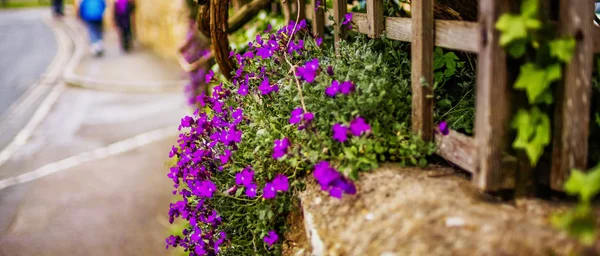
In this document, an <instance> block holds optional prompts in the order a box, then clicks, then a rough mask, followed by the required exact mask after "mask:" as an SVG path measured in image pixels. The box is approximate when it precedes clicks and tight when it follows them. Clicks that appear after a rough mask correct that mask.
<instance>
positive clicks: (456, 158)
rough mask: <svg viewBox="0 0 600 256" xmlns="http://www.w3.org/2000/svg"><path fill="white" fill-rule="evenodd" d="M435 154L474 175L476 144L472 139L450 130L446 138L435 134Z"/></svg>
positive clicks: (437, 133)
mask: <svg viewBox="0 0 600 256" xmlns="http://www.w3.org/2000/svg"><path fill="white" fill-rule="evenodd" d="M434 137H435V145H436V146H437V148H436V154H438V155H439V156H441V157H443V158H444V159H446V160H448V161H450V162H452V163H454V164H456V165H458V166H459V167H460V168H462V169H464V170H465V171H468V172H470V173H474V172H475V171H476V169H477V143H476V142H475V139H473V138H472V137H468V136H466V135H464V134H462V133H459V132H456V131H453V130H450V133H449V134H448V135H446V136H444V135H442V134H440V133H439V132H436V133H435V136H434Z"/></svg>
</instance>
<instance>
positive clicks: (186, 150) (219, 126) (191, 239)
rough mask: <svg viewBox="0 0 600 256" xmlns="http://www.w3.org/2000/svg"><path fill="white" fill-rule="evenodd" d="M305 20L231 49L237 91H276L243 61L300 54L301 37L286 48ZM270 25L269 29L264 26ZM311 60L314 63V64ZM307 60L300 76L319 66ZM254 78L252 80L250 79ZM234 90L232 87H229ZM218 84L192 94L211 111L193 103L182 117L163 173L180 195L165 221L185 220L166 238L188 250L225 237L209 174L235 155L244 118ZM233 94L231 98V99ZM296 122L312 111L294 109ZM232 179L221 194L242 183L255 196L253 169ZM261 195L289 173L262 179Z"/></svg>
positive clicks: (282, 147)
mask: <svg viewBox="0 0 600 256" xmlns="http://www.w3.org/2000/svg"><path fill="white" fill-rule="evenodd" d="M305 29H306V22H305V21H301V22H299V23H298V24H296V23H294V22H290V23H289V24H288V25H287V26H285V27H283V28H282V29H280V30H278V31H277V32H275V33H273V34H270V35H269V36H268V37H267V38H262V37H261V36H260V35H258V36H257V37H256V41H255V42H253V43H250V44H249V46H250V47H249V49H248V51H247V52H245V53H244V54H243V55H241V54H235V53H232V54H231V56H230V57H233V58H235V59H236V60H237V64H238V67H239V68H238V69H237V70H236V71H235V74H234V76H233V84H234V86H237V94H238V95H239V96H241V97H244V96H246V95H248V94H253V95H263V96H267V95H270V94H276V93H277V92H278V91H279V85H278V84H277V83H271V82H270V81H269V77H268V74H267V72H266V70H265V68H264V67H263V68H262V69H261V70H260V72H256V73H253V72H247V71H245V69H244V66H245V65H247V64H248V63H250V62H251V61H253V60H254V59H255V58H262V59H269V58H274V56H278V55H282V54H284V52H285V49H287V51H288V53H290V54H302V53H303V51H304V41H302V40H299V41H294V42H291V43H290V44H289V45H290V47H289V48H285V47H286V44H287V42H288V39H289V38H292V36H291V34H292V32H293V31H299V30H305ZM269 30H270V29H269ZM315 61H316V64H315ZM315 61H313V62H310V63H307V66H306V71H305V76H306V78H310V73H311V72H312V73H314V75H313V78H312V79H313V80H314V76H316V73H317V71H318V60H315ZM201 78H202V79H201V80H202V82H204V83H210V82H213V81H215V73H214V72H213V71H212V70H211V71H209V72H208V73H206V74H203V76H201ZM255 81H256V82H255ZM234 91H235V90H234ZM233 93H234V92H232V91H231V90H230V89H228V88H224V87H223V84H219V85H218V86H215V87H214V88H213V90H212V93H211V94H210V95H207V94H206V93H204V92H203V93H201V94H200V95H199V96H197V97H196V102H197V103H198V104H200V105H201V106H202V107H207V108H210V109H211V111H210V114H209V113H205V112H204V111H201V109H198V110H196V111H195V112H194V115H193V116H186V117H184V118H182V119H181V122H180V126H179V130H180V131H182V132H181V134H180V135H179V139H178V140H177V143H178V145H176V146H173V147H172V148H171V150H170V152H169V157H171V158H176V159H177V164H176V165H175V166H173V167H171V169H170V172H169V173H168V175H167V176H168V177H169V178H170V179H172V180H173V183H174V188H175V190H174V191H173V194H174V195H175V194H179V195H181V198H182V200H180V201H178V202H176V203H172V204H170V208H169V222H170V223H173V222H174V221H175V219H176V218H181V219H184V220H186V221H188V222H189V228H186V229H184V230H183V233H182V235H181V236H170V237H168V238H167V239H166V244H167V247H169V246H173V247H177V246H181V247H183V248H184V249H185V250H186V251H188V252H189V253H190V255H192V256H195V255H215V254H217V253H218V252H219V249H220V246H222V244H224V243H225V242H226V234H225V232H223V231H222V228H221V227H220V225H221V223H222V219H221V216H219V214H218V213H217V212H216V211H215V209H214V208H213V207H211V199H212V198H213V197H215V194H218V193H219V189H223V188H219V187H218V186H217V184H215V182H214V181H213V180H212V179H211V177H212V176H213V175H215V174H216V173H219V172H221V171H223V170H224V169H225V168H230V166H231V164H230V163H231V162H232V160H235V151H236V150H237V149H238V144H239V143H241V142H242V138H243V134H242V131H241V130H240V127H239V126H240V125H244V124H249V120H247V119H245V118H244V111H243V109H242V108H234V107H228V106H229V104H226V101H227V100H228V99H231V96H232V95H234V94H233ZM234 100H235V99H234ZM297 115H298V116H297V117H296V118H299V121H298V122H296V123H297V124H300V125H304V126H306V125H307V124H308V123H309V122H310V121H311V120H312V119H313V118H314V117H313V115H312V113H302V111H301V112H300V113H299V114H297ZM289 146H290V141H289V139H288V138H283V139H281V140H276V141H275V142H274V148H273V151H274V152H273V157H274V158H276V159H277V158H281V157H283V156H285V155H286V154H287V153H288V148H289ZM235 184H236V186H233V187H231V188H229V189H227V190H225V189H223V190H225V191H224V193H226V194H230V193H234V192H235V191H236V190H237V189H238V187H243V188H244V189H245V195H246V196H247V197H249V198H255V197H257V196H258V195H257V191H258V190H259V189H258V185H257V184H258V181H256V180H255V178H254V170H253V169H252V167H251V166H248V167H246V168H244V169H243V170H241V172H239V173H237V174H236V175H235ZM260 190H261V191H262V197H263V198H265V199H272V198H275V197H276V196H277V193H278V192H286V191H288V190H289V181H288V178H287V177H286V176H285V175H283V174H277V175H276V176H275V177H274V178H273V180H271V181H269V182H266V184H265V186H264V187H263V188H262V189H260ZM277 240H278V237H277V234H276V233H275V232H274V231H272V232H271V233H270V234H269V235H268V236H266V237H265V240H264V241H265V243H267V244H268V245H269V246H272V245H273V244H274V243H275V242H276V241H277Z"/></svg>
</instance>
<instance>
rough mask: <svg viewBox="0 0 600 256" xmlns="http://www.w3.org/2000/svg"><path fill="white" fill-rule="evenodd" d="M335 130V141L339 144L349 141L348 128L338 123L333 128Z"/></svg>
mask: <svg viewBox="0 0 600 256" xmlns="http://www.w3.org/2000/svg"><path fill="white" fill-rule="evenodd" d="M331 129H332V130H333V139H334V140H337V141H339V142H344V141H346V140H347V139H348V127H346V126H344V125H342V124H340V123H337V124H334V125H333V127H332V128H331Z"/></svg>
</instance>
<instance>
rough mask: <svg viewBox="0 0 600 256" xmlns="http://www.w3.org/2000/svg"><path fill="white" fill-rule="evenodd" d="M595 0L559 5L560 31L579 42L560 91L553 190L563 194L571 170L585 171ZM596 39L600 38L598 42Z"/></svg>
mask: <svg viewBox="0 0 600 256" xmlns="http://www.w3.org/2000/svg"><path fill="white" fill-rule="evenodd" d="M593 3H594V1H593V0H580V1H568V0H561V1H560V15H559V31H560V33H561V34H562V35H563V36H571V37H573V38H575V40H576V41H577V46H576V48H575V52H574V54H573V59H571V62H570V63H569V64H567V66H566V67H565V70H564V76H563V77H564V82H563V83H562V85H559V87H558V93H557V105H556V112H555V118H554V130H553V131H554V132H553V134H554V138H553V148H552V167H551V174H550V186H551V187H552V188H553V189H555V190H562V189H563V185H564V182H565V181H566V179H567V178H568V176H569V174H570V173H571V169H573V168H578V169H581V170H585V169H586V167H587V166H586V165H587V153H588V152H587V151H588V135H589V121H590V120H589V117H590V97H591V77H592V69H593V58H594V56H593V50H594V40H595V38H594V35H595V34H594V24H593V23H592V22H591V20H592V19H593V16H592V15H593V12H592V11H591V10H590V6H593ZM596 39H597V38H596Z"/></svg>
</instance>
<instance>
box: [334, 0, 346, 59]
mask: <svg viewBox="0 0 600 256" xmlns="http://www.w3.org/2000/svg"><path fill="white" fill-rule="evenodd" d="M346 12H347V7H346V0H333V21H334V22H335V25H334V27H333V28H334V30H335V32H334V34H333V38H334V42H335V43H334V46H335V52H336V54H339V45H338V43H339V41H340V40H342V39H344V38H345V37H346V26H342V22H344V16H345V15H346Z"/></svg>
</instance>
